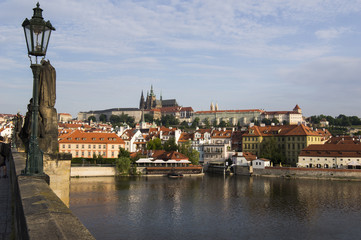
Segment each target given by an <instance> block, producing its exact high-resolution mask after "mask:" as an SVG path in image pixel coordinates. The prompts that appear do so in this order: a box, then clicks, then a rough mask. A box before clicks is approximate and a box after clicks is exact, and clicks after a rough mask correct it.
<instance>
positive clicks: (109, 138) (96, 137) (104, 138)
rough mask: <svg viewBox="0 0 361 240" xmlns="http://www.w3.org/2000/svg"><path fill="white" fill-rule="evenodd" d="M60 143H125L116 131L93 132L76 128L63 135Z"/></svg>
mask: <svg viewBox="0 0 361 240" xmlns="http://www.w3.org/2000/svg"><path fill="white" fill-rule="evenodd" d="M59 143H103V144H104V143H117V144H123V145H124V140H123V139H121V138H120V137H118V136H117V135H116V134H115V133H92V132H83V131H80V130H76V131H74V132H71V133H69V134H66V135H63V136H62V137H61V139H60V140H59Z"/></svg>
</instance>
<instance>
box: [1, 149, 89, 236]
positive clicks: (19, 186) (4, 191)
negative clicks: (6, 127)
mask: <svg viewBox="0 0 361 240" xmlns="http://www.w3.org/2000/svg"><path fill="white" fill-rule="evenodd" d="M7 157H8V158H9V162H8V175H9V178H5V179H1V186H0V190H1V191H0V200H1V202H2V203H5V204H0V210H1V212H2V213H5V214H2V215H0V239H1V240H3V239H4V240H5V239H39V240H42V239H44V240H48V239H95V238H94V237H93V236H92V235H91V233H90V232H89V231H88V229H87V228H85V227H84V225H83V224H82V223H81V222H80V221H79V219H78V218H77V217H76V216H75V215H73V213H72V212H71V211H70V209H69V208H68V207H67V206H66V205H65V204H64V203H63V202H62V201H61V200H60V199H59V198H58V197H57V195H56V194H55V193H54V192H53V191H52V190H51V189H50V187H49V184H48V183H49V179H47V178H46V177H45V178H44V177H36V176H25V175H21V171H22V170H23V169H24V168H25V164H26V155H25V153H23V152H15V150H14V149H12V152H10V154H9V156H7ZM10 203H12V204H10Z"/></svg>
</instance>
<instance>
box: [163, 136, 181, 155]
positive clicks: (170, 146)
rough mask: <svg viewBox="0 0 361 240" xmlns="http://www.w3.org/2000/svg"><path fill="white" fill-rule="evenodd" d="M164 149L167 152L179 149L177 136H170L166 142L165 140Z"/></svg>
mask: <svg viewBox="0 0 361 240" xmlns="http://www.w3.org/2000/svg"><path fill="white" fill-rule="evenodd" d="M163 149H164V150H165V151H167V152H170V151H177V150H178V146H177V144H176V142H175V138H173V137H171V138H169V139H168V140H167V141H166V142H164V144H163Z"/></svg>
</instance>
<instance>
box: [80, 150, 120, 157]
mask: <svg viewBox="0 0 361 240" xmlns="http://www.w3.org/2000/svg"><path fill="white" fill-rule="evenodd" d="M94 154H95V155H98V156H99V155H100V156H103V157H105V156H106V152H88V153H87V154H86V153H85V152H81V156H82V157H85V156H86V155H87V156H88V157H93V155H94ZM117 154H118V153H117V152H116V153H114V152H111V156H112V157H115V156H116V155H117ZM75 156H76V157H79V156H80V153H79V152H78V151H76V152H75Z"/></svg>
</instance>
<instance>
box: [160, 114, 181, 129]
mask: <svg viewBox="0 0 361 240" xmlns="http://www.w3.org/2000/svg"><path fill="white" fill-rule="evenodd" d="M161 122H162V125H163V126H166V127H169V126H177V125H179V120H178V119H177V118H176V117H175V116H174V115H172V114H168V115H165V116H163V117H162V120H161Z"/></svg>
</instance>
